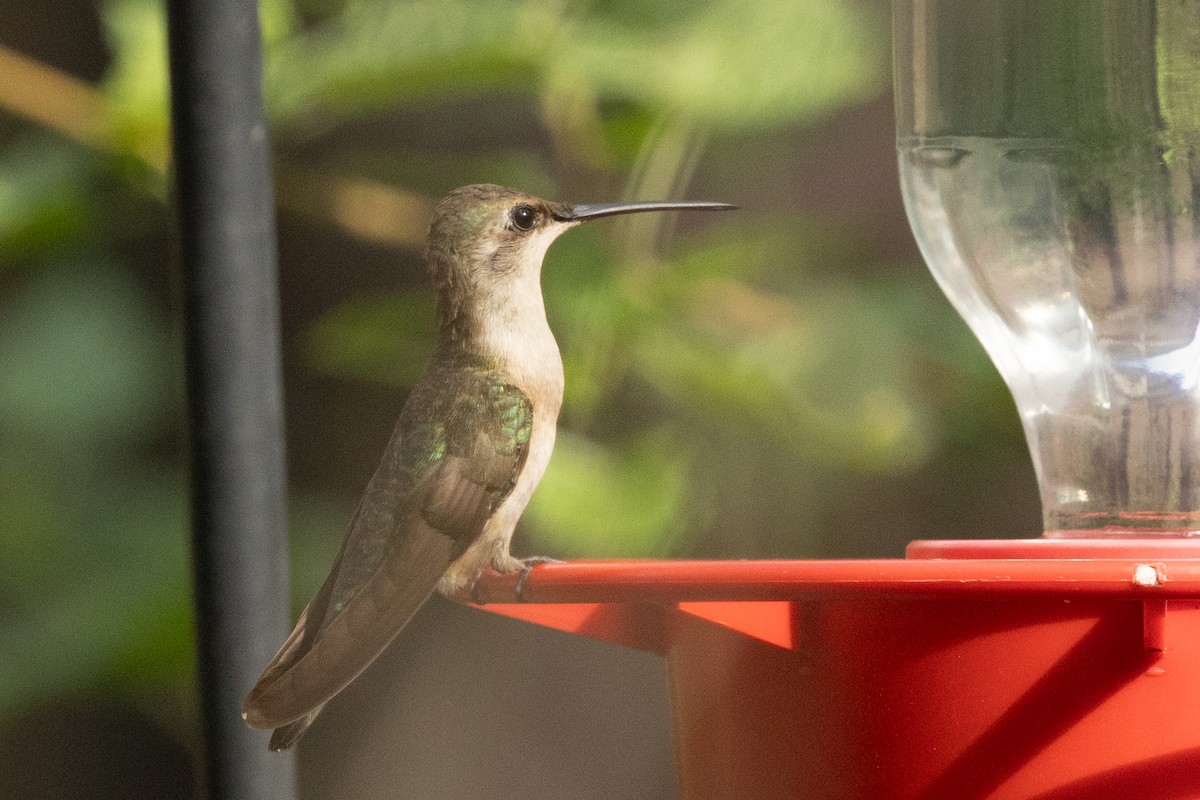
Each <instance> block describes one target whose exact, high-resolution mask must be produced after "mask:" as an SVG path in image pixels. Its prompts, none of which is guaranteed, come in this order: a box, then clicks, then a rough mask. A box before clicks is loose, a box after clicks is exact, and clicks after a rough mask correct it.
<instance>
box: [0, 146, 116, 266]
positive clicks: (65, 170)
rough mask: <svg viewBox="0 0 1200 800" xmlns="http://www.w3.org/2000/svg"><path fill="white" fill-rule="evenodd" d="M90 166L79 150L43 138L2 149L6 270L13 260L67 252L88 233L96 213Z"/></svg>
mask: <svg viewBox="0 0 1200 800" xmlns="http://www.w3.org/2000/svg"><path fill="white" fill-rule="evenodd" d="M86 163H87V159H86V158H85V157H84V156H83V154H81V153H80V152H79V151H78V149H77V148H73V147H70V146H68V145H66V144H64V143H62V142H59V141H57V140H53V139H48V138H43V137H38V138H34V137H29V138H22V139H18V140H17V141H15V142H13V143H11V144H9V145H8V146H7V147H6V148H5V149H4V150H3V151H0V271H3V268H4V265H5V263H6V262H8V261H9V260H10V259H15V258H19V257H21V256H23V255H27V254H30V253H33V252H36V251H38V250H39V249H41V248H61V247H63V246H64V245H65V244H67V243H69V242H72V241H74V240H75V239H76V237H77V236H79V234H81V233H82V232H84V231H85V230H87V229H88V227H89V226H90V225H91V222H92V218H93V216H94V214H93V207H92V205H91V203H90V202H89V200H90V198H89V197H88V195H87V193H86V187H87V181H86V176H87V169H86Z"/></svg>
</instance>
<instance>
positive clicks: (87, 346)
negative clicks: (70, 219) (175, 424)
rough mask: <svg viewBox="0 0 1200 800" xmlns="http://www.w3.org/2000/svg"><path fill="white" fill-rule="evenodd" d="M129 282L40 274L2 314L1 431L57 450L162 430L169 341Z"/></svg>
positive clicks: (101, 273) (94, 275)
mask: <svg viewBox="0 0 1200 800" xmlns="http://www.w3.org/2000/svg"><path fill="white" fill-rule="evenodd" d="M139 292H140V289H138V288H137V287H136V286H135V285H134V284H133V283H132V281H131V280H130V278H129V277H128V276H127V275H125V274H124V273H123V271H121V270H120V269H116V268H113V267H111V266H107V265H100V264H97V265H90V266H86V267H72V268H61V269H57V270H42V271H40V272H36V273H33V274H31V275H30V276H29V278H28V280H27V281H26V283H25V285H24V286H22V287H21V288H20V290H18V291H16V292H14V293H12V294H11V295H9V296H8V297H6V298H4V301H3V308H0V430H5V429H7V430H9V431H16V432H20V433H22V434H25V435H29V436H37V437H40V438H41V439H42V441H44V442H47V443H50V442H53V443H55V444H56V445H57V446H59V447H63V448H77V447H90V446H95V445H96V444H98V443H99V442H101V441H104V440H111V439H114V438H117V437H121V436H129V435H132V434H138V433H145V432H147V431H149V430H153V429H154V427H155V426H157V425H158V424H160V423H161V421H162V418H163V413H164V412H165V411H166V406H165V404H164V399H165V396H166V394H165V386H166V378H167V374H166V366H167V364H168V363H169V361H168V359H167V357H166V353H167V346H168V343H167V342H165V341H164V340H163V336H162V333H161V329H160V328H159V326H158V324H156V322H155V321H154V320H153V318H152V317H151V315H150V313H149V311H148V308H147V303H146V301H145V299H144V298H143V297H141V296H140V294H139Z"/></svg>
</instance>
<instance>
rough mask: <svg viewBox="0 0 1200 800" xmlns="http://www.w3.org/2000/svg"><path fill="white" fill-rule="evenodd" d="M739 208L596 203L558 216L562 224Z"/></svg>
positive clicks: (672, 203)
mask: <svg viewBox="0 0 1200 800" xmlns="http://www.w3.org/2000/svg"><path fill="white" fill-rule="evenodd" d="M735 208H737V206H731V205H730V204H729V203H709V202H706V201H704V200H679V201H672V200H650V201H648V202H642V203H594V204H589V205H582V206H574V207H573V208H571V209H569V210H568V211H566V212H564V213H562V214H556V215H555V219H557V220H559V221H560V222H583V221H584V220H589V219H598V218H600V217H612V216H616V215H617V214H636V213H638V212H640V211H729V210H731V209H735Z"/></svg>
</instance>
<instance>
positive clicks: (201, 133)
mask: <svg viewBox="0 0 1200 800" xmlns="http://www.w3.org/2000/svg"><path fill="white" fill-rule="evenodd" d="M167 15H168V16H167V19H168V33H169V45H170V62H171V111H172V123H173V139H174V154H175V178H176V184H175V189H176V195H177V199H178V210H179V224H180V235H181V245H182V254H183V267H184V281H183V282H184V314H185V325H186V331H185V343H186V350H187V352H186V361H187V379H188V387H187V390H188V410H189V414H190V420H189V422H190V445H191V462H192V463H191V469H192V525H193V529H192V541H193V576H194V581H195V598H196V600H195V604H196V631H197V634H196V635H197V651H198V662H199V674H200V692H201V714H202V719H203V729H204V745H205V757H204V770H205V775H204V778H205V787H206V796H207V797H208V798H210V800H217V798H220V799H221V800H225V799H226V798H230V799H232V798H236V799H237V800H259V799H260V798H261V799H262V800H266V798H272V800H286V799H287V798H291V797H295V762H294V760H293V759H292V758H290V757H289V756H287V755H281V754H274V753H270V752H268V750H267V733H266V732H265V731H252V730H250V729H249V728H247V727H246V725H245V723H243V722H242V719H241V714H240V706H241V701H242V697H243V696H244V695H245V694H246V692H247V691H249V689H250V687H251V686H252V685H253V684H254V681H255V679H256V678H257V677H258V673H259V670H261V669H262V667H263V666H264V665H265V664H266V663H267V662H268V661H269V660H270V658H271V656H272V655H273V654H274V651H275V649H276V647H278V645H279V643H280V642H281V641H282V640H283V636H284V634H285V633H286V625H287V619H288V607H287V566H288V563H287V536H286V505H285V484H286V480H285V464H284V445H283V400H282V394H283V392H282V378H281V366H280V334H279V298H278V286H277V267H276V251H275V222H274V219H275V217H274V202H273V193H272V187H271V166H270V147H269V140H268V136H267V124H266V118H265V115H264V112H263V101H262V55H261V47H260V32H259V20H258V7H257V3H256V2H255V0H169V1H168V3H167Z"/></svg>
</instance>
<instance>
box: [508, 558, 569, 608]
mask: <svg viewBox="0 0 1200 800" xmlns="http://www.w3.org/2000/svg"><path fill="white" fill-rule="evenodd" d="M561 563H563V562H561V561H559V560H558V559H557V558H549V557H548V556H530V557H529V558H523V559H521V577H520V578H517V590H516V592H517V599H518V600H520V601H521V602H522V603H524V602H525V581H527V580H529V573H531V572H533V568H534V567H536V566H537V565H538V564H561Z"/></svg>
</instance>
